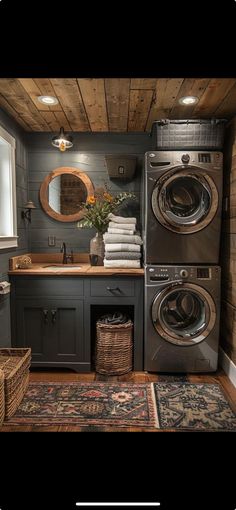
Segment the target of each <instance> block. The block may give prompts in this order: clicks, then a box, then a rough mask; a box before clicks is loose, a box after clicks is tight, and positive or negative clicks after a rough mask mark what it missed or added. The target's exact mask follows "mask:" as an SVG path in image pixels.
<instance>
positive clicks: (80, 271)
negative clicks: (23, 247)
mask: <svg viewBox="0 0 236 510" xmlns="http://www.w3.org/2000/svg"><path fill="white" fill-rule="evenodd" d="M29 259H30V262H28V263H27V260H29ZM61 262H62V254H61V253H53V254H51V253H26V254H25V255H20V256H18V257H12V258H10V259H9V272H8V274H9V275H16V276H20V275H27V276H29V275H32V276H40V275H41V276H115V275H121V276H122V275H124V276H142V275H143V274H144V269H143V268H141V269H129V268H115V267H114V268H105V267H104V266H91V265H90V263H89V255H88V254H87V253H77V254H74V260H73V263H71V262H68V264H62V263H61ZM19 265H20V266H21V268H19ZM24 266H25V267H24Z"/></svg>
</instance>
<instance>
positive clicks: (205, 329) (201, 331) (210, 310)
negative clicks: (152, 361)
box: [152, 283, 216, 346]
mask: <svg viewBox="0 0 236 510" xmlns="http://www.w3.org/2000/svg"><path fill="white" fill-rule="evenodd" d="M152 320H153V324H154V327H155V329H156V330H157V332H158V333H159V335H160V336H161V337H162V338H164V339H165V340H167V341H168V342H170V343H172V344H175V345H185V346H186V345H195V344H198V343H199V342H202V341H203V340H204V339H205V338H206V337H207V336H208V335H209V333H210V332H211V331H212V329H213V327H214V325H215V320H216V306H215V303H214V301H213V299H212V297H211V296H210V294H209V293H208V292H207V291H206V290H205V289H203V288H202V287H200V286H199V285H195V284H193V283H180V284H178V283H175V284H173V285H170V286H167V287H166V288H165V289H163V290H162V291H161V292H160V293H159V294H158V295H157V296H156V297H155V299H154V301H153V305H152Z"/></svg>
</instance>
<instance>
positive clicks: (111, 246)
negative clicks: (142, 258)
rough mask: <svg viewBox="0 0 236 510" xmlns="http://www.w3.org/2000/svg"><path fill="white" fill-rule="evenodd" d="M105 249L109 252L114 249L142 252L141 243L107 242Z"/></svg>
mask: <svg viewBox="0 0 236 510" xmlns="http://www.w3.org/2000/svg"><path fill="white" fill-rule="evenodd" d="M105 250H106V251H109V252H114V251H126V252H127V253H128V252H130V251H131V252H140V251H141V246H140V244H128V243H110V244H108V243H107V244H105Z"/></svg>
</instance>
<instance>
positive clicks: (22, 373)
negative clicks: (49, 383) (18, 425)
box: [0, 348, 31, 419]
mask: <svg viewBox="0 0 236 510" xmlns="http://www.w3.org/2000/svg"><path fill="white" fill-rule="evenodd" d="M30 362H31V349H30V348H27V349H0V369H1V370H2V371H3V373H4V393H5V419H8V418H11V416H13V414H14V413H15V412H16V410H17V408H18V406H19V405H20V403H21V401H22V399H23V397H24V394H25V392H26V389H27V386H28V384H29V368H30Z"/></svg>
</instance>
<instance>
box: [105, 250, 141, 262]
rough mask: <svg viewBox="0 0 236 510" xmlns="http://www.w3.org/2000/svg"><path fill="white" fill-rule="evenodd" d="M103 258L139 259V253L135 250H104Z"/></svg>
mask: <svg viewBox="0 0 236 510" xmlns="http://www.w3.org/2000/svg"><path fill="white" fill-rule="evenodd" d="M105 258H106V259H107V260H122V259H125V260H137V259H141V253H138V252H137V251H133V252H132V251H130V252H127V251H105Z"/></svg>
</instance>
